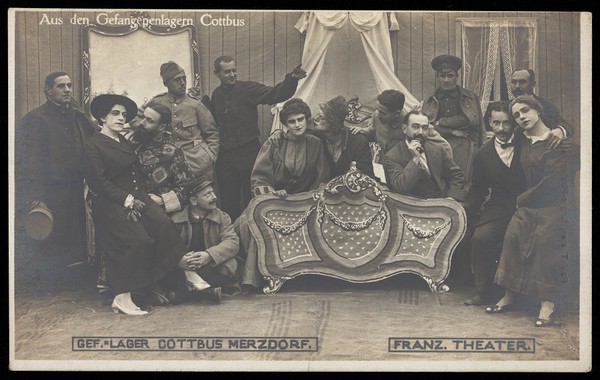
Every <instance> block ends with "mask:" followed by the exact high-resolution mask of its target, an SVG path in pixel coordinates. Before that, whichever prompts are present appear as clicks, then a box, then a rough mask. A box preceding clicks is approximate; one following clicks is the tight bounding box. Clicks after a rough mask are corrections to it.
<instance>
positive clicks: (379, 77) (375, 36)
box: [271, 12, 419, 131]
mask: <svg viewBox="0 0 600 380" xmlns="http://www.w3.org/2000/svg"><path fill="white" fill-rule="evenodd" d="M348 23H349V25H350V26H351V28H352V30H353V31H357V32H358V35H359V36H360V41H361V45H362V49H360V50H361V51H360V54H350V55H348V56H347V57H348V58H344V55H343V54H334V55H332V57H328V54H327V53H328V50H329V49H331V46H330V43H331V42H332V40H334V37H337V36H336V32H341V31H340V30H341V29H342V28H345V27H348V25H347V24H348ZM295 27H296V29H297V30H298V31H299V32H300V33H306V41H305V44H304V53H303V55H302V67H303V69H304V70H305V71H306V73H307V76H306V78H304V79H303V80H301V81H300V83H299V85H298V89H297V90H296V93H295V94H294V97H299V98H302V99H303V100H304V101H306V102H307V103H308V104H309V105H310V106H311V108H313V109H314V110H316V109H317V107H318V102H319V101H322V100H325V99H330V98H333V97H334V96H336V95H340V92H339V89H340V86H342V85H345V84H344V83H339V82H340V80H341V77H340V75H341V74H344V72H345V74H346V75H349V76H350V77H351V79H350V80H345V79H344V80H342V81H351V82H353V85H354V87H355V88H353V89H351V90H348V91H351V92H354V93H356V95H357V96H359V99H360V100H361V102H362V100H363V99H364V97H363V95H364V94H366V98H367V100H370V102H371V103H373V104H374V97H375V96H376V94H377V93H380V92H382V91H384V90H387V89H397V90H399V91H401V92H403V93H404V95H405V97H406V102H405V105H404V110H405V111H408V110H410V109H412V108H413V107H415V106H416V105H417V104H419V101H418V100H417V99H416V98H415V97H414V96H413V95H412V94H411V93H410V91H409V90H408V89H407V88H406V86H404V84H403V83H402V82H401V81H400V80H399V79H398V78H397V77H396V74H395V73H394V60H393V57H392V46H391V41H390V34H389V31H390V30H398V22H397V20H396V17H395V16H394V14H393V13H391V12H390V13H386V12H305V13H304V14H303V15H302V16H301V17H300V19H299V20H298V22H297V23H296V25H295ZM352 41H353V37H352V36H349V37H348V38H346V39H341V40H339V41H338V40H335V44H336V46H335V47H334V49H332V50H336V51H340V50H344V49H345V50H348V51H354V53H357V51H356V50H353V49H356V46H354V45H351V42H352ZM338 44H339V46H338ZM340 57H341V58H344V59H351V60H352V62H350V61H348V60H345V61H344V60H341V61H340ZM332 60H337V62H331V61H332ZM363 60H364V62H366V63H365V67H364V69H363V67H362V63H361V62H362V61H363ZM354 66H356V67H358V69H357V70H356V72H354V71H351V72H347V70H345V68H346V69H347V68H348V67H354ZM324 72H325V75H324ZM373 84H374V86H373ZM349 86H350V85H349ZM370 87H373V88H370ZM336 91H338V92H336ZM358 92H360V93H358ZM346 93H348V92H347V91H346ZM342 94H344V92H342ZM371 98H373V99H371ZM315 103H317V104H315ZM282 106H283V103H280V104H277V105H276V106H274V107H273V108H272V109H271V112H272V113H273V115H274V118H273V126H272V128H271V130H272V131H273V130H275V129H278V128H282V127H283V126H282V125H281V124H280V123H279V110H280V109H281V107H282Z"/></svg>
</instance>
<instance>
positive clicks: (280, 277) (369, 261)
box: [246, 165, 466, 294]
mask: <svg viewBox="0 0 600 380" xmlns="http://www.w3.org/2000/svg"><path fill="white" fill-rule="evenodd" d="M248 207H249V208H248V210H246V212H247V215H248V216H249V217H248V224H249V230H250V234H251V236H252V240H253V241H254V243H255V244H256V248H257V252H258V269H259V271H260V273H261V274H262V276H264V278H265V280H267V282H268V285H267V286H266V287H265V288H264V289H263V291H264V293H266V294H273V293H275V292H277V291H278V290H279V289H280V287H281V285H282V284H283V283H284V282H285V281H287V280H290V279H292V278H294V277H296V276H300V275H303V274H319V275H325V276H331V277H336V278H339V279H343V280H346V281H351V282H371V281H376V280H381V279H384V278H387V277H390V276H393V275H396V274H399V273H415V274H417V275H419V276H421V277H422V278H423V279H424V280H425V281H426V282H427V283H428V285H429V287H430V289H431V291H432V292H445V291H447V290H448V286H447V285H445V284H443V281H444V280H445V278H446V277H447V275H448V273H449V271H450V262H451V258H452V253H453V251H454V249H455V248H456V246H457V245H458V243H459V242H460V240H461V239H462V237H463V235H464V233H465V229H466V216H465V212H464V210H463V208H462V207H461V205H460V204H459V203H458V202H456V201H454V200H452V199H418V198H414V197H410V196H406V195H400V194H396V193H392V192H391V191H389V190H387V189H386V188H382V187H381V186H380V185H379V184H378V183H377V182H376V181H375V180H373V179H372V178H370V177H368V176H366V175H364V174H362V173H361V172H360V171H358V170H357V169H356V166H355V165H352V167H351V168H350V170H349V171H348V172H347V173H346V174H344V175H342V176H339V177H336V178H334V179H333V180H331V181H330V182H329V183H327V184H326V185H325V186H322V187H321V188H319V189H318V190H317V191H315V192H306V193H301V194H292V195H289V196H288V197H287V198H286V199H285V200H282V199H279V198H276V197H273V196H269V195H263V196H260V197H257V198H255V199H254V200H253V201H252V202H251V203H250V205H249V206H248Z"/></svg>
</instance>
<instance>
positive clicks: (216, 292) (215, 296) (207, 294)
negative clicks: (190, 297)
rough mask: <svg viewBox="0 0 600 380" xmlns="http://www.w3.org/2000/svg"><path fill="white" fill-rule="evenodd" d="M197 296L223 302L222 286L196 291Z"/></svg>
mask: <svg viewBox="0 0 600 380" xmlns="http://www.w3.org/2000/svg"><path fill="white" fill-rule="evenodd" d="M195 293H196V296H197V297H198V298H201V299H206V300H209V301H212V302H214V303H220V302H221V288H220V287H218V288H208V289H205V290H200V291H196V292H195Z"/></svg>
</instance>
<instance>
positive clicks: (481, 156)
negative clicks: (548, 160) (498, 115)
mask: <svg viewBox="0 0 600 380" xmlns="http://www.w3.org/2000/svg"><path fill="white" fill-rule="evenodd" d="M523 138H524V136H523V135H522V134H521V133H519V132H517V133H515V135H514V138H513V141H514V143H515V151H514V156H513V159H512V162H511V167H510V168H507V167H506V165H505V164H504V163H503V162H502V160H501V159H500V157H499V156H498V153H497V152H496V148H495V146H494V141H495V139H494V138H492V139H490V140H488V141H487V142H486V143H485V144H484V145H483V146H482V147H481V149H479V150H478V151H477V152H476V153H475V158H474V159H473V177H472V184H471V188H470V189H469V193H468V194H467V197H466V200H465V209H466V210H467V213H468V214H469V216H471V215H475V214H476V213H477V211H478V210H479V208H480V207H481V206H482V205H483V204H484V202H485V206H484V209H483V212H482V213H481V215H480V217H479V219H478V221H477V222H476V224H475V226H480V225H483V224H485V223H488V222H490V221H492V220H496V219H499V218H505V217H510V216H511V215H512V214H513V213H514V211H515V208H516V200H517V195H519V194H520V193H521V192H523V191H524V190H525V188H526V184H525V176H524V174H523V169H522V166H521V162H520V152H521V146H522V143H523ZM490 192H491V195H490V197H489V199H488V200H487V202H486V201H485V198H486V197H487V196H488V195H489V194H490Z"/></svg>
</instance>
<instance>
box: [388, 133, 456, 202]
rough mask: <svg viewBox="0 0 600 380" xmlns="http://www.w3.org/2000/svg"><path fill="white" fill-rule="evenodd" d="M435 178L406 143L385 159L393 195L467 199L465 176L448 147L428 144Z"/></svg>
mask: <svg viewBox="0 0 600 380" xmlns="http://www.w3.org/2000/svg"><path fill="white" fill-rule="evenodd" d="M424 149H425V156H426V157H427V165H428V167H429V171H430V173H431V176H429V175H428V174H427V172H425V171H424V170H423V169H421V168H420V167H419V166H418V165H417V164H415V162H414V161H413V159H412V155H411V154H410V151H409V150H408V146H407V145H406V142H405V141H401V142H400V143H399V144H397V145H396V146H395V147H393V148H392V149H390V150H389V152H388V153H387V154H386V155H385V159H384V168H385V171H386V177H387V179H388V184H389V185H390V187H391V188H392V190H393V191H395V192H398V193H403V194H409V195H414V196H418V197H428V198H432V197H439V198H442V197H452V198H455V199H457V200H462V199H463V197H464V175H463V173H462V170H461V169H460V168H459V167H458V166H457V165H456V163H455V162H454V160H453V159H452V156H451V155H450V153H449V152H448V150H447V149H445V148H444V146H443V145H442V144H441V143H439V142H436V141H431V140H427V141H426V142H425V145H424Z"/></svg>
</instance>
